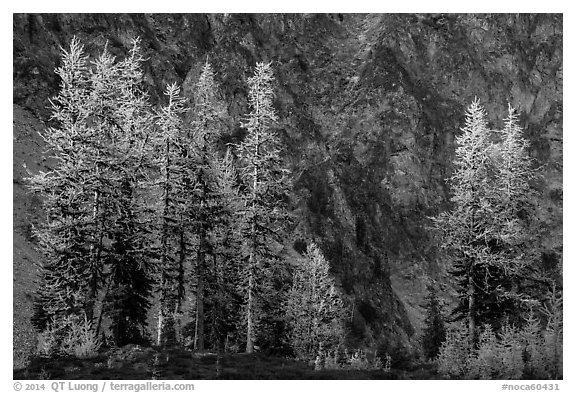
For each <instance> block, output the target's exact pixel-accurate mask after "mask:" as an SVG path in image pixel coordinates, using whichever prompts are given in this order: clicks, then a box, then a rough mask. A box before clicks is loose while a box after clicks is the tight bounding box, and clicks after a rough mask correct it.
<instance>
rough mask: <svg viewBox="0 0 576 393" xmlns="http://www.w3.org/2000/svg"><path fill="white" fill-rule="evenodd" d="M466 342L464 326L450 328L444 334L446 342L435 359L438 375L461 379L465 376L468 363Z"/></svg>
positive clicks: (468, 350)
mask: <svg viewBox="0 0 576 393" xmlns="http://www.w3.org/2000/svg"><path fill="white" fill-rule="evenodd" d="M468 342H469V341H468V335H467V332H466V327H465V326H464V325H460V326H455V327H452V328H451V329H449V330H448V331H447V332H446V340H445V341H444V342H443V343H442V346H441V347H440V352H439V354H438V357H437V358H436V362H437V363H438V371H439V372H440V373H442V374H444V375H447V376H451V377H463V376H465V375H466V374H467V371H468V363H469V361H470V348H469V344H468Z"/></svg>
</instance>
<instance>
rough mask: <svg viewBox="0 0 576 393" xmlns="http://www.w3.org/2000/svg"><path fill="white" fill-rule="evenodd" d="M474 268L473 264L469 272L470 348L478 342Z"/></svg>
mask: <svg viewBox="0 0 576 393" xmlns="http://www.w3.org/2000/svg"><path fill="white" fill-rule="evenodd" d="M473 270H474V268H473V266H471V267H470V270H469V273H468V335H469V340H470V348H473V346H474V343H475V342H476V316H475V315H474V311H475V310H474V309H475V307H476V305H475V304H474V298H475V290H474V279H473Z"/></svg>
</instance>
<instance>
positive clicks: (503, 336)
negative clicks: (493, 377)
mask: <svg viewBox="0 0 576 393" xmlns="http://www.w3.org/2000/svg"><path fill="white" fill-rule="evenodd" d="M522 347H523V345H522V340H521V335H520V334H519V332H518V330H517V329H516V328H514V326H511V325H509V324H508V323H506V324H505V325H504V326H503V327H502V330H501V332H500V340H499V341H498V343H497V355H498V357H499V359H501V367H500V370H499V372H498V375H497V377H498V379H520V378H522V372H523V370H524V361H523V359H522Z"/></svg>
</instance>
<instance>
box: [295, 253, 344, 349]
mask: <svg viewBox="0 0 576 393" xmlns="http://www.w3.org/2000/svg"><path fill="white" fill-rule="evenodd" d="M329 268H330V266H329V263H328V261H327V260H326V258H324V255H323V254H322V252H321V250H320V249H319V248H318V246H317V245H316V244H314V243H313V242H311V243H310V244H309V245H308V248H307V251H306V256H305V258H304V259H303V260H301V261H299V263H298V264H297V265H296V266H295V268H294V272H293V276H292V287H291V288H290V290H289V291H288V294H287V300H286V304H285V308H286V316H287V317H288V324H289V326H290V334H289V337H290V344H291V346H292V349H293V350H294V352H295V354H296V356H297V357H299V358H301V359H306V360H312V359H315V358H316V356H318V355H320V354H321V353H322V352H328V351H335V350H336V348H337V346H338V345H339V344H341V343H343V341H344V334H345V331H344V324H343V321H344V318H345V315H346V310H345V307H344V303H343V300H342V298H341V295H340V294H339V291H338V290H337V289H336V287H335V283H334V279H333V278H332V277H330V273H329Z"/></svg>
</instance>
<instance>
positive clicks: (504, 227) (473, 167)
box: [434, 100, 535, 343]
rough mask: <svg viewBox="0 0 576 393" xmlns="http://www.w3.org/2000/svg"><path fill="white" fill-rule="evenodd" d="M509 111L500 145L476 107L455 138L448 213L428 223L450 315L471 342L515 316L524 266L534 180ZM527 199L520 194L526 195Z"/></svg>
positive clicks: (470, 112) (472, 108)
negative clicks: (449, 266)
mask: <svg viewBox="0 0 576 393" xmlns="http://www.w3.org/2000/svg"><path fill="white" fill-rule="evenodd" d="M516 122H517V119H516V118H515V117H514V115H513V112H510V113H509V117H508V118H507V119H506V120H505V128H504V130H503V131H502V132H501V134H502V135H503V138H502V141H500V142H494V141H495V140H496V139H497V135H498V134H499V133H498V132H495V131H491V130H489V129H488V125H487V121H486V114H485V111H484V109H483V108H482V107H481V106H480V104H479V102H478V101H477V100H476V101H474V102H473V103H472V104H471V106H470V107H469V108H468V111H467V113H466V124H465V126H464V127H463V128H462V134H461V135H459V136H458V137H457V138H456V144H457V148H456V158H455V160H454V165H455V170H454V174H453V175H452V177H451V178H450V179H448V183H449V185H450V188H451V191H452V198H451V202H452V204H453V207H452V209H451V210H450V211H448V212H444V213H441V214H440V215H438V216H437V217H436V218H434V224H435V226H436V228H437V229H438V230H439V233H440V234H441V240H442V248H443V249H444V250H445V251H447V253H448V255H449V256H450V257H451V260H452V262H453V271H452V273H453V275H454V277H455V278H456V279H457V280H458V287H459V294H460V302H459V304H458V306H457V308H456V309H455V310H454V313H455V314H456V316H457V317H464V318H466V320H467V322H468V337H469V339H470V340H471V343H473V342H475V341H476V335H477V333H476V332H477V326H478V325H479V324H486V323H489V324H491V325H493V326H494V327H495V329H498V328H499V327H500V326H502V324H503V323H504V321H505V319H506V318H507V317H509V316H511V315H513V314H514V313H515V312H516V311H517V307H518V299H523V300H524V301H526V300H529V299H528V298H527V297H526V296H522V295H521V293H520V291H519V288H518V287H517V286H516V285H514V280H513V279H512V277H513V276H514V275H517V274H519V272H520V271H521V270H522V269H523V267H525V266H526V263H527V259H526V257H525V255H523V253H522V252H521V250H520V249H519V248H518V246H519V245H520V243H518V242H519V241H520V239H526V236H525V235H526V234H525V233H524V232H525V231H527V228H526V225H525V221H526V218H522V213H521V212H522V211H523V212H524V213H527V214H530V213H529V211H528V210H527V206H528V205H527V204H526V203H525V202H526V199H525V198H526V195H529V193H528V191H529V184H528V182H529V180H530V179H531V178H532V177H533V176H535V172H534V170H533V169H531V167H530V165H531V164H530V160H529V159H528V157H527V152H526V150H525V147H526V142H525V141H523V139H522V138H521V136H520V129H519V127H517V123H516ZM525 193H526V194H525Z"/></svg>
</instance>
